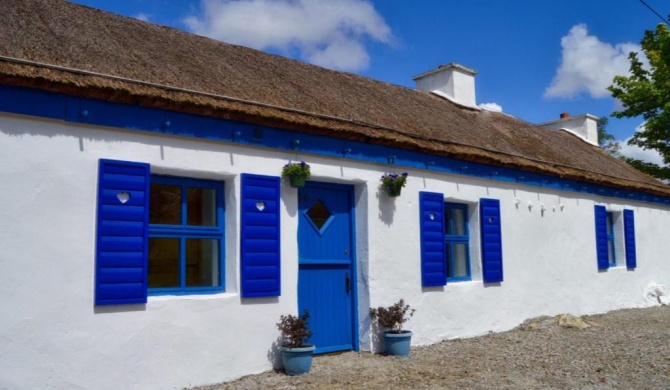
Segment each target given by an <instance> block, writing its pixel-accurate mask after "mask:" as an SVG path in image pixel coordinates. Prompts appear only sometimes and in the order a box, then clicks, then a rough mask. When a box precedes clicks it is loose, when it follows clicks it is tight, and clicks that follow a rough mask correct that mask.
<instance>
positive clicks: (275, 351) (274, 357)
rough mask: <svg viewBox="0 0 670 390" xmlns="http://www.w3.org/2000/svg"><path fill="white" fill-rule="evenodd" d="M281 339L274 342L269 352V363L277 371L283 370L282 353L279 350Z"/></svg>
mask: <svg viewBox="0 0 670 390" xmlns="http://www.w3.org/2000/svg"><path fill="white" fill-rule="evenodd" d="M279 342H280V340H279V338H277V339H276V340H275V341H273V342H272V346H271V347H270V349H269V350H268V355H267V357H268V361H269V362H270V364H272V368H274V369H275V370H280V369H282V363H281V351H280V350H279V345H280V344H279Z"/></svg>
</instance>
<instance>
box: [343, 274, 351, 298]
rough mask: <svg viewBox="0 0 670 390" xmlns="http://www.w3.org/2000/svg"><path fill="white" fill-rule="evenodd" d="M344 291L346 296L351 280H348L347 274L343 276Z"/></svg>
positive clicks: (349, 289)
mask: <svg viewBox="0 0 670 390" xmlns="http://www.w3.org/2000/svg"><path fill="white" fill-rule="evenodd" d="M344 289H345V291H346V292H347V295H349V291H351V279H349V274H346V275H344Z"/></svg>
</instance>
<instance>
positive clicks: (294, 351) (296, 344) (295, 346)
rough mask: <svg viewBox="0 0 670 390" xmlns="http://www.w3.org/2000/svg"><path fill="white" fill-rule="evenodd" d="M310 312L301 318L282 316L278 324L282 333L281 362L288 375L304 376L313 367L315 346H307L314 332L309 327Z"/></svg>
mask: <svg viewBox="0 0 670 390" xmlns="http://www.w3.org/2000/svg"><path fill="white" fill-rule="evenodd" d="M308 319H309V312H308V311H307V310H305V312H304V313H303V314H302V315H301V316H299V317H298V316H294V315H292V314H289V315H286V316H285V315H282V316H281V317H279V322H277V328H278V329H279V330H280V331H281V348H280V350H281V360H282V364H283V366H284V372H285V373H286V374H287V375H302V374H306V373H308V372H309V370H310V368H311V367H312V354H313V353H314V348H315V347H314V345H310V344H307V340H309V338H310V337H312V331H310V330H309V328H308V327H307V320H308Z"/></svg>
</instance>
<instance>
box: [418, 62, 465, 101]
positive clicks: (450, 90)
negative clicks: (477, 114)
mask: <svg viewBox="0 0 670 390" xmlns="http://www.w3.org/2000/svg"><path fill="white" fill-rule="evenodd" d="M475 74H477V72H475V71H474V70H472V69H469V68H466V67H465V66H462V65H459V64H455V63H451V64H446V65H440V66H439V67H438V68H437V69H433V70H429V71H428V72H425V73H422V74H420V75H418V76H414V77H413V78H412V80H414V81H415V82H416V89H418V90H419V91H424V92H432V93H434V94H436V95H439V96H442V97H445V98H447V99H449V100H451V101H454V102H456V103H458V104H462V105H464V106H469V107H477V103H476V100H475Z"/></svg>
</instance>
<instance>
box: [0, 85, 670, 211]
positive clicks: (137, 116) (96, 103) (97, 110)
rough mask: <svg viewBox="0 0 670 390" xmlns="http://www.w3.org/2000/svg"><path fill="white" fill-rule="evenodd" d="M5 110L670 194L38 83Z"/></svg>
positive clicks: (4, 99)
mask: <svg viewBox="0 0 670 390" xmlns="http://www.w3.org/2000/svg"><path fill="white" fill-rule="evenodd" d="M0 111H4V112H8V113H12V114H20V115H31V116H37V117H43V118H50V119H57V120H63V121H66V122H73V123H82V124H91V125H98V126H109V127H116V128H121V129H127V130H136V131H144V132H151V133H159V134H169V135H176V136H182V137H190V138H198V139H205V140H212V141H218V142H231V143H236V144H242V145H251V146H255V147H261V148H271V149H279V150H287V151H296V150H299V151H300V152H304V153H309V154H315V155H320V156H326V157H339V158H345V159H348V160H356V161H363V162H371V163H378V164H388V163H389V162H390V161H392V162H393V167H394V168H395V169H396V170H402V169H403V168H412V169H422V170H427V171H432V172H439V173H448V174H453V175H460V176H466V177H475V178H483V179H488V180H494V181H502V182H507V183H518V184H524V185H527V186H532V187H541V188H548V189H555V190H561V191H568V192H576V193H585V194H590V195H599V196H604V197H610V198H618V199H624V200H627V201H633V200H634V201H640V202H647V203H654V204H660V205H668V204H670V197H661V196H657V195H653V194H648V193H645V192H642V191H631V190H624V189H617V188H613V187H606V186H601V185H595V184H588V183H584V182H580V181H577V180H571V179H561V178H558V177H555V176H550V175H544V174H538V173H532V172H526V171H522V170H519V169H512V168H504V167H499V166H495V165H487V164H481V163H475V162H469V161H462V160H457V159H453V158H448V157H442V156H437V155H431V154H426V153H420V152H413V151H408V150H403V149H398V148H392V147H387V146H380V145H371V144H368V143H364V142H357V141H347V140H342V139H337V138H332V137H326V136H321V135H312V134H305V133H301V132H298V131H291V130H283V129H277V128H272V127H267V126H257V125H253V124H249V123H244V122H237V121H232V120H225V119H219V118H211V117H206V116H200V115H194V114H186V113H180V112H175V111H168V110H164V109H158V108H148V107H141V106H137V105H129V104H120V103H111V102H106V101H103V100H97V99H89V98H80V97H74V96H69V95H65V94H63V93H55V92H47V91H42V90H38V89H33V88H26V87H16V86H8V85H0Z"/></svg>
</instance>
